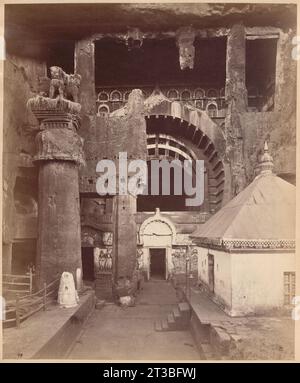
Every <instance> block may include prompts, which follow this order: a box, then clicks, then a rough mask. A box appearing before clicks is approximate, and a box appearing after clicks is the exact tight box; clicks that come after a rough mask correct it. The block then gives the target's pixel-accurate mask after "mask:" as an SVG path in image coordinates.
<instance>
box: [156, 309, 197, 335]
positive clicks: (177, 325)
mask: <svg viewBox="0 0 300 383" xmlns="http://www.w3.org/2000/svg"><path fill="white" fill-rule="evenodd" d="M190 318H191V309H190V306H189V305H188V303H185V302H183V303H179V304H178V305H177V307H175V308H174V309H173V311H172V312H171V313H169V314H168V315H167V318H166V319H162V320H158V321H156V322H155V325H154V328H155V331H158V332H162V331H184V330H186V329H187V328H188V327H189V324H190Z"/></svg>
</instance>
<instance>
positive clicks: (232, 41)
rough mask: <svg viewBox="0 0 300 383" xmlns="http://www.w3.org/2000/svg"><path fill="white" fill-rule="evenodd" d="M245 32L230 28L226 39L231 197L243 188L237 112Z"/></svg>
mask: <svg viewBox="0 0 300 383" xmlns="http://www.w3.org/2000/svg"><path fill="white" fill-rule="evenodd" d="M245 60H246V57H245V29H244V26H243V25H241V24H237V25H234V26H233V27H232V28H231V30H230V33H229V35H228V40H227V64H226V67H227V74H226V89H225V99H226V102H227V104H228V110H227V114H226V118H225V135H226V141H227V145H226V152H227V158H228V159H229V161H230V163H231V173H232V186H231V189H232V194H233V195H236V194H238V193H239V192H240V191H242V190H243V189H244V187H245V186H246V176H245V169H244V157H243V154H244V151H243V132H242V126H241V121H240V118H241V117H240V116H241V113H244V112H245V111H246V110H247V90H246V84H245V64H246V63H245Z"/></svg>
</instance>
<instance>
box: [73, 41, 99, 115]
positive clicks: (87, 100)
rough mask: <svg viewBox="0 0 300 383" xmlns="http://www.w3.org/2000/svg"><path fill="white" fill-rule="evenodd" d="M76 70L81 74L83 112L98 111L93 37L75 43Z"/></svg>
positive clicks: (91, 113)
mask: <svg viewBox="0 0 300 383" xmlns="http://www.w3.org/2000/svg"><path fill="white" fill-rule="evenodd" d="M74 57H75V72H76V73H80V75H81V84H80V90H79V99H80V104H81V107H82V114H88V115H93V114H95V113H96V92H95V44H94V42H93V40H92V39H83V40H79V41H77V42H76V45H75V54H74Z"/></svg>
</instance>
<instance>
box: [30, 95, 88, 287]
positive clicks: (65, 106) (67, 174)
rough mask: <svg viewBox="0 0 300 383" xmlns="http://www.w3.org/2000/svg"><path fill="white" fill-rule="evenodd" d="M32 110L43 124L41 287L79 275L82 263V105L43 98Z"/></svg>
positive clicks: (39, 147)
mask: <svg viewBox="0 0 300 383" xmlns="http://www.w3.org/2000/svg"><path fill="white" fill-rule="evenodd" d="M28 107H29V109H30V110H31V112H32V113H33V114H34V115H35V117H36V118H37V119H38V121H39V123H40V125H39V127H40V129H39V132H38V133H37V136H36V143H37V155H36V157H35V162H36V164H37V165H38V166H39V212H38V245H37V274H38V283H39V285H40V286H41V285H42V283H43V282H47V283H48V282H50V281H52V280H53V279H55V278H56V277H58V276H60V275H61V273H62V272H63V271H68V272H71V273H72V274H73V276H74V279H75V275H76V269H77V268H82V264H81V235H80V208H79V182H78V165H79V164H80V163H83V152H82V145H83V142H82V139H81V138H80V137H79V135H78V134H77V128H78V123H79V119H78V116H79V111H80V105H79V104H76V103H74V102H71V101H68V100H65V99H59V98H58V99H50V98H46V97H40V96H37V97H36V98H34V99H30V100H29V102H28Z"/></svg>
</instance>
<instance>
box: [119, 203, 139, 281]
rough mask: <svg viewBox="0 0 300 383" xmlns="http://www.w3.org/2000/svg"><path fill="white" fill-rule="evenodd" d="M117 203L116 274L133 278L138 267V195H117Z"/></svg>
mask: <svg viewBox="0 0 300 383" xmlns="http://www.w3.org/2000/svg"><path fill="white" fill-rule="evenodd" d="M115 203H116V234H117V235H116V236H115V237H116V241H117V242H116V247H115V249H116V254H117V262H116V267H115V268H116V270H115V272H116V275H117V278H120V277H121V278H122V277H125V278H126V277H128V278H129V279H131V278H132V274H133V271H134V269H135V267H136V251H137V235H136V222H135V214H136V197H134V196H132V195H124V196H123V195H117V196H116V197H115Z"/></svg>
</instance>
